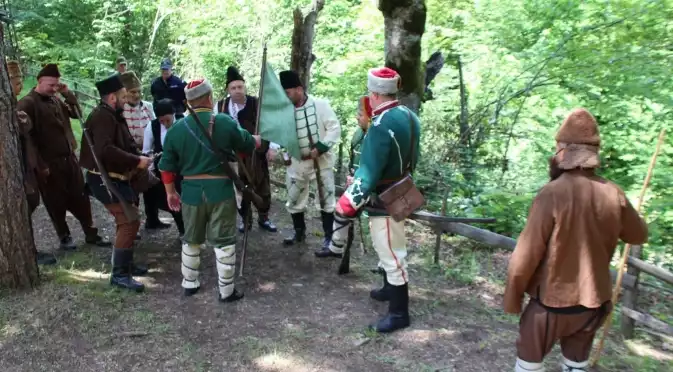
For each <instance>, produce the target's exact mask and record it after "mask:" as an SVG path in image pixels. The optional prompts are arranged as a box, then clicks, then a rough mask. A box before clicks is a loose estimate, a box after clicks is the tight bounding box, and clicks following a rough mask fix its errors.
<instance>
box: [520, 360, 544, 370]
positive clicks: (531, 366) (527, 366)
mask: <svg viewBox="0 0 673 372" xmlns="http://www.w3.org/2000/svg"><path fill="white" fill-rule="evenodd" d="M514 372H544V364H542V363H531V362H526V361H525V360H521V359H519V358H517V359H516V367H515V368H514Z"/></svg>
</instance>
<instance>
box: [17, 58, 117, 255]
mask: <svg viewBox="0 0 673 372" xmlns="http://www.w3.org/2000/svg"><path fill="white" fill-rule="evenodd" d="M60 77H61V74H60V72H59V71H58V67H57V66H56V65H54V64H48V65H46V66H44V68H42V70H41V71H40V72H39V73H38V74H37V86H36V87H35V88H33V89H32V90H31V91H30V93H28V94H27V95H26V96H25V97H23V98H22V99H21V100H20V101H19V104H18V111H23V112H25V113H26V115H27V116H28V118H29V119H30V121H31V123H32V124H33V127H32V128H31V130H30V137H31V139H32V140H33V142H34V143H35V146H36V148H37V150H38V153H37V164H38V165H39V166H40V169H39V170H38V172H37V176H38V177H37V180H38V183H39V189H40V193H41V194H42V201H43V203H44V206H45V208H46V209H47V212H48V213H49V217H51V221H52V222H53V224H54V227H55V229H56V233H57V234H58V237H59V239H60V243H61V248H62V249H66V250H72V249H75V248H76V246H75V244H74V243H73V241H72V237H71V236H70V229H69V228H68V224H67V222H66V211H70V213H72V214H73V216H75V218H77V220H79V222H80V224H81V225H82V230H84V235H85V236H86V238H85V241H86V242H87V243H88V244H96V245H98V246H100V247H108V246H110V242H108V241H106V240H104V239H103V238H101V237H100V236H99V235H98V229H96V228H95V227H94V226H93V218H92V216H91V203H90V201H89V197H88V195H87V194H86V192H85V190H84V179H83V177H82V172H81V170H80V167H79V164H78V163H77V157H76V156H75V149H77V141H75V136H74V134H73V132H72V127H71V125H70V118H77V111H76V110H80V109H79V105H78V102H77V97H75V95H74V94H73V93H72V92H70V91H69V90H68V87H67V86H66V85H65V84H62V83H61V82H60ZM57 94H60V95H61V96H62V97H63V98H64V99H65V102H64V101H62V100H61V99H59V98H58V97H57V96H56V95H57ZM80 112H81V111H80Z"/></svg>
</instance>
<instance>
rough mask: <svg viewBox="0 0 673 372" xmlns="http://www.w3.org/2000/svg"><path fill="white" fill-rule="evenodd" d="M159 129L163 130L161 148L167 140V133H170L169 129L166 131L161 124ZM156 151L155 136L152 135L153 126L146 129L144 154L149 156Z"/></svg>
mask: <svg viewBox="0 0 673 372" xmlns="http://www.w3.org/2000/svg"><path fill="white" fill-rule="evenodd" d="M159 127H160V128H161V146H163V145H164V141H165V140H166V132H168V129H166V127H165V126H163V124H159ZM153 150H154V134H153V133H152V125H148V126H146V127H145V135H144V136H143V153H144V154H148V153H150V152H152V151H153Z"/></svg>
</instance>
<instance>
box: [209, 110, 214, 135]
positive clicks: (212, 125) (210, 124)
mask: <svg viewBox="0 0 673 372" xmlns="http://www.w3.org/2000/svg"><path fill="white" fill-rule="evenodd" d="M213 130H215V115H210V120H208V135H209V136H210V137H211V138H212V137H213Z"/></svg>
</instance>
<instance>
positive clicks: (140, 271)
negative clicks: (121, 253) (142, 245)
mask: <svg viewBox="0 0 673 372" xmlns="http://www.w3.org/2000/svg"><path fill="white" fill-rule="evenodd" d="M148 271H150V270H149V268H148V267H147V265H141V264H136V263H133V265H132V266H131V276H145V275H147V272H148Z"/></svg>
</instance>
